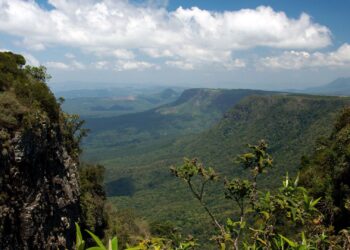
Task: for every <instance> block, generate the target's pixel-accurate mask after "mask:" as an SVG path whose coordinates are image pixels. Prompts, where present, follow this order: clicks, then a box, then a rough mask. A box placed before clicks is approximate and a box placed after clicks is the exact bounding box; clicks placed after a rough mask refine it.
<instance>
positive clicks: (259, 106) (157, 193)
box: [84, 90, 349, 240]
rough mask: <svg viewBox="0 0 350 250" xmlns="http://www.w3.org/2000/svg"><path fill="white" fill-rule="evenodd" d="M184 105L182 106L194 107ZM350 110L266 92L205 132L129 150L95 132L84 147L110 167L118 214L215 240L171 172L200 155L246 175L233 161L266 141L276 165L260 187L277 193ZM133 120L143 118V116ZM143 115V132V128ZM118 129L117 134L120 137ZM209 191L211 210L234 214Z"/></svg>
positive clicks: (342, 101) (334, 102)
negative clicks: (286, 177) (252, 145)
mask: <svg viewBox="0 0 350 250" xmlns="http://www.w3.org/2000/svg"><path fill="white" fill-rule="evenodd" d="M222 91H223V90H222ZM234 92H235V90H232V91H231V95H232V93H234ZM238 93H239V92H238ZM241 93H242V92H241ZM255 94H259V93H255ZM185 100H186V99H185ZM185 100H184V101H182V102H180V103H182V105H187V104H186V101H185ZM187 100H191V98H187ZM190 103H193V102H190ZM348 104H349V99H348V98H339V97H320V96H309V95H290V94H288V95H287V94H274V95H272V96H271V93H263V96H261V95H254V96H250V97H249V96H248V97H247V98H243V99H240V101H239V102H238V103H236V104H235V106H234V107H233V108H232V109H230V110H229V111H228V112H226V113H225V115H224V118H223V119H221V120H220V121H219V123H218V124H216V125H214V126H212V127H211V128H210V129H208V130H205V131H204V132H201V133H199V134H191V135H185V136H176V137H167V136H159V137H158V138H157V139H156V140H155V139H153V140H149V141H147V140H144V139H141V138H139V139H138V140H135V142H134V143H130V144H122V143H121V144H119V141H118V139H115V138H114V137H113V135H111V136H108V137H107V136H106V145H108V146H103V141H99V140H97V139H96V138H97V137H95V135H94V132H92V137H95V138H93V139H91V140H90V141H88V143H86V144H85V145H84V146H85V148H86V151H85V153H86V156H87V158H88V159H93V158H95V156H97V157H98V158H97V159H99V160H100V162H101V163H102V164H104V165H105V166H106V173H107V174H106V177H107V179H106V180H107V189H108V191H109V193H108V194H109V196H113V197H110V200H111V202H113V203H114V204H115V206H116V207H118V208H119V209H131V208H132V209H134V211H135V213H136V214H137V215H138V216H141V217H145V218H146V219H147V220H148V221H149V222H150V224H151V231H154V232H158V231H161V230H158V228H159V227H162V226H161V224H163V223H164V222H165V223H166V224H167V225H168V227H169V228H177V229H179V228H182V230H183V231H184V232H183V233H184V234H187V233H192V234H195V235H204V234H207V235H210V234H211V232H210V231H208V230H207V229H206V227H205V225H206V223H208V218H207V217H206V216H203V215H202V214H201V213H200V212H199V211H200V210H199V209H200V207H199V206H198V205H196V204H193V202H192V198H191V196H190V195H188V194H187V193H186V192H184V191H185V190H184V187H183V186H181V185H179V183H177V182H175V180H173V179H172V178H171V176H170V175H169V173H168V170H167V168H166V167H165V166H169V165H172V164H179V163H180V162H181V161H182V158H183V156H184V155H187V156H197V157H199V159H200V160H202V161H204V162H206V163H207V164H208V165H211V166H216V168H217V171H219V172H220V173H221V174H225V175H227V176H229V177H234V176H240V177H244V176H247V173H246V172H244V171H242V169H241V168H239V167H238V165H237V164H234V163H233V157H234V155H236V154H238V153H241V152H243V151H244V144H245V143H254V142H256V141H257V140H259V139H260V138H266V140H267V141H268V142H269V144H270V152H271V154H273V155H274V156H275V163H276V164H275V165H276V166H277V167H276V169H274V171H273V173H269V174H267V175H266V176H264V178H263V179H262V180H261V185H262V186H263V187H269V188H272V189H274V188H277V187H278V186H279V184H280V182H281V180H282V178H283V176H284V175H285V173H286V172H287V171H288V172H289V173H290V175H292V176H293V175H295V174H296V172H297V171H298V169H299V167H300V158H301V157H302V156H303V155H304V154H309V153H310V152H311V151H312V149H313V147H314V145H315V141H316V139H317V138H318V137H320V136H323V135H328V134H329V133H330V132H331V130H332V124H331V123H332V122H331V121H333V120H334V119H335V117H336V114H337V113H338V112H339V111H340V110H341V109H342V108H343V107H344V106H347V105H348ZM187 107H191V104H188V105H187ZM188 112H190V110H189V111H188ZM209 113H210V112H209ZM141 114H143V113H141ZM132 117H135V120H136V118H137V115H136V114H133V115H132ZM142 117H143V116H140V117H139V119H140V120H139V121H140V123H139V126H142V124H143V123H142V119H141V118H142ZM143 118H144V117H143ZM144 119H150V118H149V117H146V118H144ZM194 119H195V117H194ZM180 121H181V120H180ZM122 124H123V123H122ZM187 125H188V123H187ZM187 125H186V123H183V126H187ZM118 126H120V125H116V130H115V132H113V131H112V130H111V132H110V133H115V135H116V134H118V131H119V130H118ZM203 126H207V124H203ZM126 127H127V126H126ZM101 133H102V132H101ZM134 136H135V137H136V138H137V134H136V135H135V134H134V133H132V130H131V131H129V132H128V131H127V130H126V131H125V132H124V133H121V137H119V138H120V139H121V141H122V140H123V138H124V137H125V138H129V137H130V138H133V137H134ZM94 140H96V143H94V142H93V141H94ZM112 141H113V142H114V144H113V143H112ZM109 142H110V144H109ZM90 143H91V144H90ZM90 157H91V158H90ZM95 159H96V158H95ZM208 192H212V193H213V194H214V195H213V197H210V198H209V200H208V204H209V206H210V207H211V208H212V209H213V211H214V212H215V213H217V214H219V216H220V214H221V213H222V211H227V209H229V206H228V205H227V204H225V203H218V202H216V199H217V198H220V197H221V196H220V193H219V192H217V191H215V188H211V189H209V190H208ZM221 198H222V197H221ZM180 208H184V209H183V210H181V209H180ZM189 228H191V230H188V229H189ZM205 238H207V237H203V240H204V239H205Z"/></svg>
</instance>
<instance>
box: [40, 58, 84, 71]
mask: <svg viewBox="0 0 350 250" xmlns="http://www.w3.org/2000/svg"><path fill="white" fill-rule="evenodd" d="M45 66H46V67H48V68H49V69H56V70H83V69H85V68H86V66H85V65H84V64H83V63H81V62H78V61H76V60H73V61H71V62H69V63H65V62H57V61H49V62H46V63H45Z"/></svg>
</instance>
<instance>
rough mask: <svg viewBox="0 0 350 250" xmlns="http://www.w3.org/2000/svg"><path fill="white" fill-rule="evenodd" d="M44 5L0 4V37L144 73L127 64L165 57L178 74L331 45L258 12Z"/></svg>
mask: <svg viewBox="0 0 350 250" xmlns="http://www.w3.org/2000/svg"><path fill="white" fill-rule="evenodd" d="M49 3H50V4H51V5H52V6H53V9H52V10H47V9H43V8H41V7H40V6H39V5H38V4H37V3H36V2H35V1H25V0H0V31H2V32H6V33H8V34H12V35H16V36H19V37H21V38H22V39H23V41H22V42H23V43H25V44H28V45H30V46H28V48H32V49H36V50H41V49H45V48H46V47H47V46H53V45H60V46H69V47H76V48H81V49H83V50H84V51H88V52H92V53H94V54H96V55H98V54H100V55H103V54H104V55H105V54H106V52H108V54H110V55H114V56H115V57H116V58H117V59H118V60H121V61H123V62H124V63H121V65H124V64H125V62H127V63H126V65H128V66H126V68H135V69H136V68H137V69H139V68H147V67H148V68H150V67H149V65H151V64H150V63H146V62H144V63H140V61H137V60H135V58H136V57H138V56H140V55H141V54H142V55H147V56H149V57H151V58H166V59H165V60H166V61H168V64H169V65H175V66H176V65H178V66H180V67H183V68H190V66H189V65H193V67H194V66H196V65H203V64H205V63H216V64H217V63H221V64H222V65H223V66H224V67H226V68H229V67H227V65H231V66H232V65H233V66H235V65H236V66H238V65H240V66H243V64H242V63H237V61H236V60H237V58H233V56H232V55H233V54H232V52H233V51H236V50H244V49H249V48H254V47H260V46H264V47H271V48H284V49H305V50H309V49H317V48H323V47H325V46H327V45H329V44H331V32H330V30H329V29H328V28H327V27H325V26H322V25H320V24H317V23H315V22H314V21H313V20H312V19H311V17H310V16H309V15H307V14H305V13H302V14H301V15H300V17H298V18H297V19H293V18H290V17H288V16H287V15H286V14H285V13H284V12H277V11H275V10H273V9H272V8H270V7H266V6H261V7H258V8H256V9H241V10H237V11H225V12H214V11H208V10H203V9H199V8H197V7H193V8H182V7H179V8H178V9H176V10H175V11H168V10H166V9H165V8H164V7H162V5H161V6H159V5H154V4H153V5H145V4H144V5H134V4H132V3H131V2H129V1H126V0H119V1H112V0H99V1H97V0H75V1H67V0H49ZM18 13H20V15H19V14H18ZM101 52H104V53H102V54H101ZM135 53H136V54H135ZM128 62H131V63H128ZM137 62H139V63H137ZM180 62H181V63H180ZM135 65H138V66H135ZM141 65H143V66H141ZM225 65H226V66H225ZM121 68H124V66H122V67H121Z"/></svg>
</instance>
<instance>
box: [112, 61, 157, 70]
mask: <svg viewBox="0 0 350 250" xmlns="http://www.w3.org/2000/svg"><path fill="white" fill-rule="evenodd" d="M151 68H154V69H158V67H157V66H156V65H155V64H153V63H149V62H144V61H124V60H119V61H117V63H116V65H115V70H116V71H125V70H138V71H142V70H145V69H151Z"/></svg>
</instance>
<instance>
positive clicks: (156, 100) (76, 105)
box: [56, 88, 182, 118]
mask: <svg viewBox="0 0 350 250" xmlns="http://www.w3.org/2000/svg"><path fill="white" fill-rule="evenodd" d="M181 92H182V90H180V89H176V90H175V89H172V88H163V89H153V88H145V89H134V88H131V89H127V88H120V89H96V90H72V91H67V92H58V93H56V96H57V97H58V96H63V97H65V98H66V100H65V102H64V103H63V105H62V107H63V109H64V111H65V112H68V113H74V114H79V115H81V116H82V117H84V118H87V117H89V118H91V117H110V116H118V115H122V114H126V113H135V112H140V111H144V110H148V109H152V108H154V107H157V106H160V105H163V104H166V103H169V102H172V101H174V100H176V99H177V98H178V97H179V96H180V94H181Z"/></svg>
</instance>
